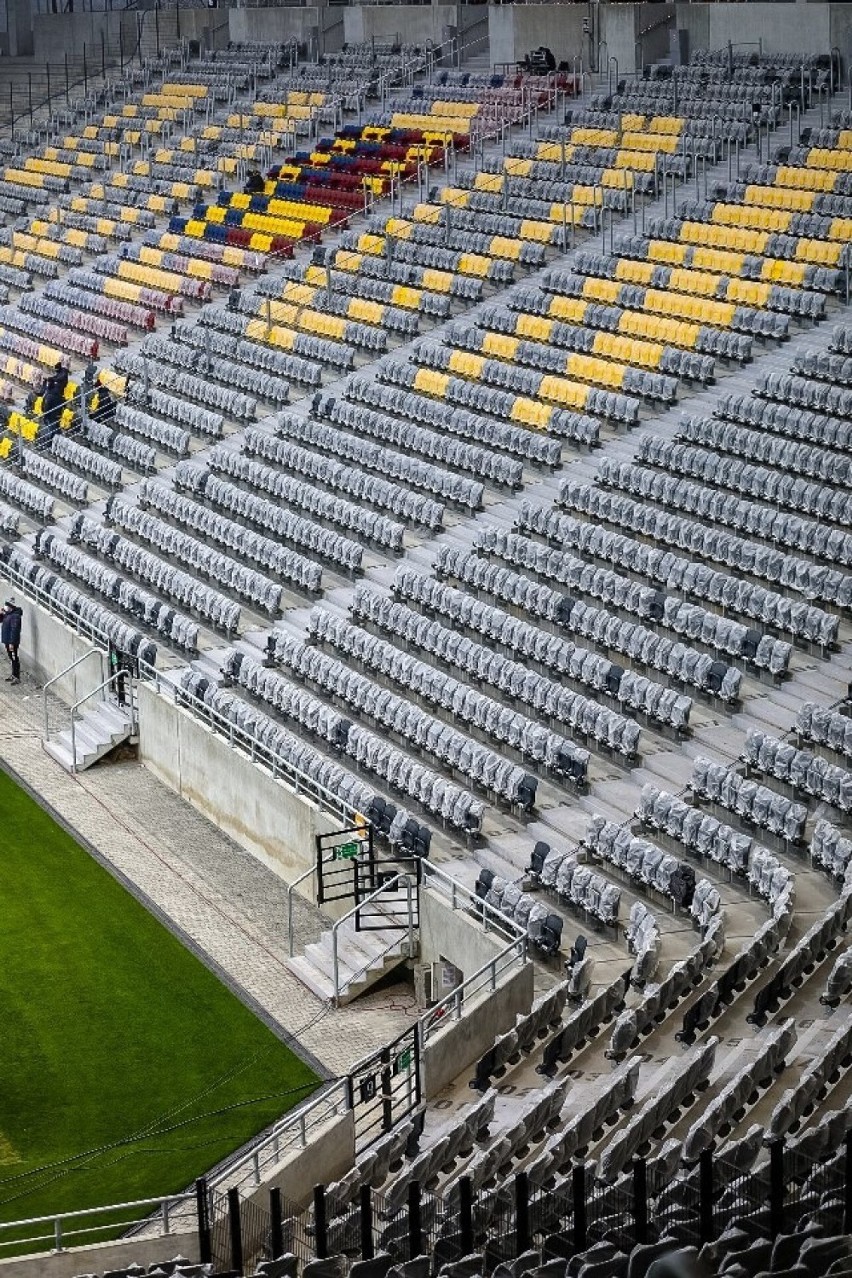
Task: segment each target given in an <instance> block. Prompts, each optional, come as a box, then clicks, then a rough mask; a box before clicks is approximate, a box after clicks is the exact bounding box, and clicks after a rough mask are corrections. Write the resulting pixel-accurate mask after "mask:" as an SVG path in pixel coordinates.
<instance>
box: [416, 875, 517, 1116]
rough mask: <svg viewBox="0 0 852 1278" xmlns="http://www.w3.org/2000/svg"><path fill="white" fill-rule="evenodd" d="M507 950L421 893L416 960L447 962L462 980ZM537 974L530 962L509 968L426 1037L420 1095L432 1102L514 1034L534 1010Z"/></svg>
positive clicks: (464, 916) (500, 940)
mask: <svg viewBox="0 0 852 1278" xmlns="http://www.w3.org/2000/svg"><path fill="white" fill-rule="evenodd" d="M505 948H506V939H505V937H502V936H499V935H498V934H497V933H495V932H486V931H485V930H484V928H483V927H482V924H481V923H480V922H478V921H477V920H476V919H474V918H472V917H471V916H470V915H469V914H468V913H467V912H466V911H465V910H464V909H455V910H454V909H453V908H452V906H451V904H450V902H449V901H448V900H447V899H446V898H445V897H442V896H441V895H440V893H438V892H435V891H433V890H430V889H429V888H426V887H423V888H421V890H420V957H421V961H422V962H424V963H432V962H436V961H437V960H438V959H440V958H444V959H448V960H449V961H450V962H451V963H452V964H453V966H454V967H457V968H459V970H460V971H461V972H462V973H463V975H464V977H465V979H466V978H468V977H471V976H473V975H474V973H475V972H478V971H479V970H480V968H483V967H485V965H486V964H487V963H489V962H491V960H492V959H495V958H496V957H497V956H498V955H499V954H500V953H501V952H502V951H503V950H504V949H505ZM534 989H535V974H534V971H533V964H532V962H531V961H527V962H525V963H512V964H511V965H510V966H508V967H506V968H505V969H504V970H503V971H502V972H501V973H500V974H498V976H497V981H496V988H495V989H494V990H492V991H482V992H480V993H478V994H474V995H473V996H472V998H471V999H470V1001H469V1003H468V1004H465V1005H464V1007H463V1011H462V1015H461V1016H460V1017H459V1019H458V1020H450V1019H448V1020H447V1021H445V1022H444V1024H443V1025H442V1026H441V1028H440V1029H435V1030H433V1031H431V1032H430V1036H429V1040H428V1042H427V1043H426V1044H425V1046H424V1047H423V1049H422V1051H421V1064H422V1081H423V1094H424V1096H425V1097H426V1099H427V1100H428V1099H431V1097H433V1096H436V1095H437V1094H438V1092H440V1091H441V1090H442V1089H443V1088H444V1087H446V1086H447V1085H448V1084H449V1083H451V1082H453V1080H454V1079H456V1078H458V1077H459V1076H460V1075H461V1074H463V1073H464V1072H465V1071H466V1070H469V1069H470V1067H471V1066H472V1065H473V1064H474V1063H475V1062H476V1061H478V1060H479V1058H480V1056H482V1055H483V1053H484V1052H487V1051H488V1049H489V1047H490V1046H491V1044H492V1043H493V1042H494V1039H495V1037H496V1036H497V1035H498V1034H504V1033H505V1032H506V1031H507V1030H509V1029H512V1027H513V1026H514V1024H515V1021H516V1020H517V1018H518V1015H519V1014H523V1013H526V1012H528V1011H529V1010H530V1008H531V1007H532V1002H533V995H534Z"/></svg>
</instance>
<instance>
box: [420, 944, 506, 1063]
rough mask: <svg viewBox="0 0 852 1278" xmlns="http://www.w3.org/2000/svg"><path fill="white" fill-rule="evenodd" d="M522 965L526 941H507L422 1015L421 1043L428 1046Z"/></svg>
mask: <svg viewBox="0 0 852 1278" xmlns="http://www.w3.org/2000/svg"><path fill="white" fill-rule="evenodd" d="M526 962H527V938H526V935H524V936H522V937H519V938H518V940H516V941H510V942H509V944H508V945H507V946H506V948H505V949H504V950H501V951H500V953H499V954H496V955H495V956H494V958H493V959H489V961H488V962H487V963H485V964H484V966H482V967H481V968H479V970H478V971H477V972H474V973H473V975H472V976H469V977H467V979H466V980H464V981H462V983H461V985H457V986H456V988H455V989H454V990H452V991H451V992H450V993H449V994H446V995H445V996H444V997H443V998H442V999H439V1001H438V1002H437V1003H434V1004H433V1005H432V1007H430V1008H429V1009H428V1011H426V1012H424V1013H423V1014H422V1016H421V1017H420V1019H419V1025H420V1041H421V1043H423V1044H426V1043H428V1041H429V1039H430V1038H431V1037H433V1036H434V1035H435V1034H436V1033H437V1032H438V1031H439V1030H441V1029H445V1028H446V1027H447V1026H448V1025H450V1024H452V1022H454V1021H458V1020H461V1018H462V1015H463V1013H464V1012H465V1011H466V1010H467V1009H469V1008H470V1007H471V1006H472V1005H475V1004H476V1002H477V1001H478V999H477V996H478V995H488V994H493V993H494V992H495V991H496V989H497V987H498V985H499V984H500V979H501V978H502V977H503V976H504V975H505V973H506V972H508V971H509V970H510V969H512V968H516V967H523V965H524V964H525V963H526Z"/></svg>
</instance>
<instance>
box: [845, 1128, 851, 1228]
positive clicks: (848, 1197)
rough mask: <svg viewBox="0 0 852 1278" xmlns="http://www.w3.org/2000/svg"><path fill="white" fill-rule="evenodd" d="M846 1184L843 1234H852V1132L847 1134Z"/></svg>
mask: <svg viewBox="0 0 852 1278" xmlns="http://www.w3.org/2000/svg"><path fill="white" fill-rule="evenodd" d="M844 1162H845V1168H844V1171H845V1184H844V1186H843V1232H844V1233H845V1234H852V1132H847V1133H846V1157H845V1159H844Z"/></svg>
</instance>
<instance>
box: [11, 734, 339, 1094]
mask: <svg viewBox="0 0 852 1278" xmlns="http://www.w3.org/2000/svg"><path fill="white" fill-rule="evenodd" d="M0 770H2V771H3V772H5V774H6V775H7V776H8V777H9V779H10V780H11V781H14V783H15V785H17V786H19V787H20V789H21V790H23V791H24V793H25V794H26V795H27V796H28V797H29V798H30V799H32V800H33V802H34V803H36V804H37V805H38V806H39V807H40V808H41V809H42V811H43V812H46V813H47V815H48V816H49V817H50V818H51V820H53V821H55V822H56V824H57V825H58V826H60V827H61V828H62V829H63V830H64V831H65V833H66V834H67V835H69V837H70V838H72V839H74V841H75V842H76V843H78V844H79V845H80V847H81V848H82V849H83V850H84V852H86V853H87V854H88V855H89V856H90V857H91V858H92V860H93V861H96V862H97V864H98V865H99V866H101V868H102V869H104V870H106V872H107V873H108V874H109V875H110V876H111V877H112V878H113V879H115V881H116V882H117V883H119V884H121V886H122V887H123V888H124V889H125V891H127V892H129V893H130V895H131V896H132V897H133V898H134V899H135V900H136V901H138V902H139V904H140V905H141V906H142V908H143V909H144V910H146V911H147V912H148V913H149V914H150V915H151V916H152V917H153V918H155V919H156V920H157V922H158V923H161V924H162V926H163V927H165V928H166V930H167V931H169V932H171V934H172V936H174V937H175V938H176V939H177V940H178V941H180V943H181V945H183V947H184V948H185V949H187V950H189V952H190V953H191V954H193V955H194V956H195V957H196V958H197V959H198V960H199V962H201V963H203V965H204V966H205V967H206V968H207V970H208V971H209V972H211V973H212V974H213V975H214V976H215V977H216V978H217V980H218V981H219V982H220V983H221V984H222V985H224V986H225V988H226V989H228V990H230V992H231V993H232V994H233V995H234V997H235V998H238V999H239V1001H240V1002H241V1003H242V1004H243V1006H244V1007H246V1008H248V1010H249V1011H250V1012H252V1013H253V1015H255V1016H256V1017H257V1018H258V1020H259V1021H262V1022H263V1024H264V1025H265V1026H266V1027H267V1029H269V1030H270V1031H271V1032H272V1033H273V1034H274V1035H275V1036H276V1038H279V1039H280V1040H281V1042H282V1043H283V1044H284V1045H285V1047H288V1048H289V1049H290V1051H291V1052H293V1054H294V1055H295V1056H298V1058H299V1060H301V1061H302V1063H303V1064H304V1065H307V1066H308V1068H309V1069H312V1070H313V1071H314V1073H315V1074H316V1075H317V1077H318V1078H319V1080H320V1088H321V1087H322V1086H323V1085H325V1084H328V1083H330V1082H333V1081H335V1077H336V1076H335V1075H334V1074H333V1073H332V1072H331V1071H330V1070H329V1069H327V1068H326V1066H325V1065H323V1063H322V1062H321V1061H320V1060H318V1059H317V1058H316V1057H315V1056H314V1055H313V1053H312V1052H310V1051H309V1050H308V1049H307V1048H306V1047H304V1046H303V1045H302V1044H301V1043H300V1042H299V1041H298V1039H296V1038H294V1036H293V1035H292V1034H291V1033H290V1031H289V1030H288V1029H286V1028H285V1026H283V1025H282V1024H281V1022H280V1021H279V1020H277V1019H276V1018H275V1017H274V1016H272V1015H271V1014H270V1013H269V1012H268V1011H267V1010H266V1008H265V1007H263V1006H262V1005H261V1004H260V1003H259V1002H258V1001H257V999H256V998H254V996H253V995H252V994H250V993H249V992H248V990H247V989H246V988H245V986H243V985H241V984H240V982H239V981H237V980H236V979H235V978H234V977H233V976H231V974H230V973H229V972H226V971H225V969H224V968H223V967H222V966H221V964H220V963H217V961H216V959H214V958H213V957H212V955H210V954H209V953H208V952H207V950H205V949H204V947H203V946H201V945H199V943H198V942H197V941H196V940H194V938H193V937H191V936H190V935H189V933H188V932H186V931H185V930H184V929H183V928H182V927H181V926H180V924H179V923H177V922H175V920H174V919H173V918H172V917H171V915H170V914H168V913H167V912H166V911H165V910H164V909H163V908H162V906H160V905H158V904H157V902H156V901H154V900H153V899H152V898H151V897H150V896H149V895H148V893H147V892H145V891H144V889H142V888H141V887H140V886H139V884H138V883H136V882H134V880H133V879H131V878H130V876H129V875H127V874H125V873H124V872H123V871H122V870H120V869H119V868H118V866H117V865H114V864H113V862H112V861H110V859H109V857H107V856H105V855H104V854H103V853H102V852H101V851H100V850H99V849H98V848H97V847H96V845H95V844H94V843H92V841H91V839H88V838H86V836H85V835H84V834H81V833H80V831H79V830H78V829H77V828H76V826H75V825H74V824H73V822H71V821H69V820H68V818H67V817H65V816H63V814H62V813H61V812H60V811H59V810H58V809H57V808H55V807H54V806H53V804H52V803H50V802H49V801H48V800H47V799H46V798H45V797H44V795H42V794H40V793H39V792H38V790H36V789H34V788H33V786H32V785H30V783H29V782H28V781H26V780H25V779H24V778H23V777H22V776H21V775H20V773H18V772H17V771H16V770H15V769H14V768H13V767H12V765H11V764H10V763H9V762H8V760H6V759H4V758H2V757H0ZM318 1090H319V1089H318Z"/></svg>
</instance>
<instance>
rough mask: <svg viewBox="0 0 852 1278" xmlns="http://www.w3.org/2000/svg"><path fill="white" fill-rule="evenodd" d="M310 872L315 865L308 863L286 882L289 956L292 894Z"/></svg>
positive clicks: (311, 872) (291, 944)
mask: <svg viewBox="0 0 852 1278" xmlns="http://www.w3.org/2000/svg"><path fill="white" fill-rule="evenodd" d="M312 874H316V866H315V865H309V866H308V868H307V869H306V870H305V872H304V873H303V874H300V875H299V877H298V878H297V879H293V881H292V883H288V884H287V941H288V945H289V950H290V958H292V957H293V896H294V893H295V891H296V888H297V887H298V886H299V884H300V883H304V881H305V879H309V878H310V877H311V875H312Z"/></svg>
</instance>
